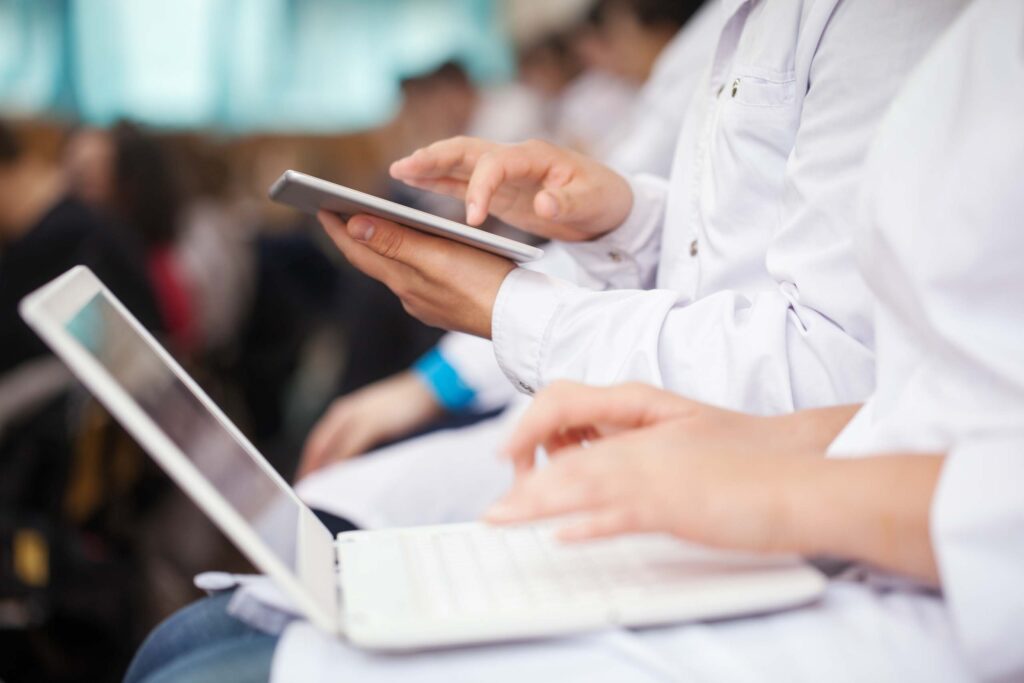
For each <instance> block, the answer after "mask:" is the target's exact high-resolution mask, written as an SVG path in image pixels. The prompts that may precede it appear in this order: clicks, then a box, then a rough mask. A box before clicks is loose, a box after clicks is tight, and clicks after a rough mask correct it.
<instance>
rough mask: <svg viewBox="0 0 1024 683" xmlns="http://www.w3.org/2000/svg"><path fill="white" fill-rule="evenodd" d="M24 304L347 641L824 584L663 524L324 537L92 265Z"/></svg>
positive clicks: (713, 606) (508, 626)
mask: <svg viewBox="0 0 1024 683" xmlns="http://www.w3.org/2000/svg"><path fill="white" fill-rule="evenodd" d="M21 314H22V316H23V317H24V318H25V320H26V321H27V322H28V324H29V325H30V326H31V327H32V328H33V329H35V330H36V332H38V333H39V335H40V336H41V337H42V338H43V340H44V341H45V342H46V343H47V344H48V345H49V346H50V347H51V348H53V350H54V351H55V352H56V353H57V355H58V356H59V357H60V358H61V359H63V360H64V362H66V363H67V364H68V366H69V367H70V368H71V370H72V371H73V372H74V373H75V374H76V375H77V376H78V378H79V379H80V380H81V381H82V382H83V383H84V384H85V386H86V387H87V388H88V389H89V390H90V391H92V393H94V394H95V395H96V397H97V398H98V399H99V400H100V401H101V402H102V403H103V404H104V405H105V406H106V407H107V409H108V410H109V411H110V412H111V413H112V414H113V415H114V417H115V418H116V419H117V420H118V421H119V422H120V423H121V424H122V425H123V426H124V428H125V429H127V430H128V432H130V433H131V434H132V435H133V436H134V437H135V439H137V440H138V442H139V443H140V444H141V445H142V447H143V448H145V449H146V451H148V452H149V454H150V455H151V456H152V457H153V458H154V459H155V460H156V461H157V462H158V463H159V464H160V466H161V467H163V469H164V470H166V471H167V473H168V474H169V475H170V476H171V478H172V479H174V480H175V481H176V482H177V483H178V485H179V486H181V488H183V489H184V490H185V492H186V493H187V494H188V495H189V496H191V498H192V499H193V500H194V501H195V502H196V504H197V505H199V507H200V508H201V509H202V510H203V511H204V512H205V513H206V514H207V515H208V516H209V517H210V519H211V520H213V522H214V523H216V524H217V525H218V526H219V527H220V528H221V529H222V530H223V531H224V533H225V534H227V536H228V538H229V539H231V541H232V542H233V543H234V544H235V545H236V546H237V547H238V548H239V550H241V551H242V552H243V553H244V554H245V555H246V556H247V557H248V558H249V559H250V560H251V561H252V562H253V564H255V565H256V566H257V567H258V568H259V569H260V570H261V571H263V572H265V573H266V574H267V575H269V576H270V577H271V578H272V579H273V580H274V581H275V582H276V583H277V585H278V587H279V588H280V589H281V591H282V592H283V593H285V594H286V595H287V596H288V597H289V598H290V599H291V600H292V601H293V602H294V604H295V606H296V607H297V608H298V609H299V610H301V611H302V612H303V613H304V614H305V615H306V616H307V617H308V618H309V620H310V621H311V622H312V623H314V624H315V625H316V626H318V627H319V628H321V629H323V630H324V631H327V632H330V633H333V634H337V635H338V636H339V637H345V638H347V639H348V640H349V641H350V642H351V643H352V644H353V645H355V646H357V647H361V648H367V649H373V650H413V649H424V648H431V647H442V646H453V645H461V644H468V643H480V642H489V641H504V640H514V639H523V638H537V637H542V636H555V635H559V634H568V633H576V632H582V631H587V630H595V629H601V628H607V627H611V626H646V625H655V624H667V623H675V622H683V621H689V620H706V619H717V618H724V617H735V616H741V615H746V614H753V613H759V612H766V611H771V610H777V609H783V608H787V607H794V606H797V605H801V604H804V603H808V602H810V601H812V600H814V599H815V598H816V597H817V596H819V595H820V594H821V592H822V590H823V589H824V585H825V579H824V577H823V576H822V575H821V574H820V573H819V572H818V571H817V570H815V569H813V568H812V567H810V566H808V565H807V564H805V563H804V562H802V561H801V560H800V559H798V558H794V557H772V558H765V557H755V556H750V555H743V554H734V553H723V552H717V551H710V550H706V549H702V548H698V547H694V546H689V545H686V544H683V543H681V542H679V541H677V540H675V539H673V538H671V537H667V536H659V535H640V536H628V537H621V538H618V539H613V540H609V541H597V542H591V543H584V544H576V545H561V544H559V543H558V542H557V541H556V540H554V539H553V537H552V534H551V529H552V527H551V526H550V525H540V526H520V527H511V528H492V527H488V526H485V525H482V524H472V523H471V524H457V525H446V526H432V527H412V528H403V529H393V530H384V531H355V532H348V533H343V534H340V535H339V536H338V537H337V538H336V539H335V538H332V537H331V534H330V533H329V532H328V531H327V529H326V528H325V527H324V526H323V525H322V524H321V523H320V521H319V520H318V519H317V517H316V516H315V515H314V514H313V512H312V511H311V510H310V509H309V508H308V507H306V505H305V504H303V503H302V501H301V500H299V498H298V496H296V494H295V492H294V491H293V490H292V488H291V487H290V486H289V485H288V483H287V482H286V481H285V480H284V479H282V478H281V476H280V475H278V473H277V472H276V471H275V470H274V469H273V468H272V467H271V465H270V464H269V463H268V462H267V461H266V460H265V459H264V458H263V456H261V455H260V454H259V452H257V450H256V449H255V448H254V447H253V446H252V444H250V443H249V441H248V440H247V439H246V438H245V436H244V435H243V434H242V433H241V432H240V431H239V430H238V429H237V428H236V427H235V425H233V424H232V423H231V422H230V421H229V420H228V418H227V417H225V415H224V413H222V412H221V410H220V409H219V408H218V407H217V406H216V405H214V403H213V401H211V400H210V398H209V397H208V396H207V395H206V394H205V393H204V392H203V390H202V389H200V388H199V386H198V385H197V384H196V383H195V381H193V380H192V378H191V377H189V376H188V374H186V373H185V371H184V370H183V369H182V368H181V366H179V365H178V363H176V362H175V361H174V359H173V358H171V356H170V355H169V354H168V353H167V352H166V351H165V350H164V349H163V347H161V346H160V344H158V343H157V341H156V340H155V339H154V338H153V337H152V336H151V335H150V334H149V333H148V332H147V331H146V330H145V329H144V328H143V327H142V326H141V325H140V324H139V323H138V321H137V320H136V319H135V318H134V317H133V316H132V315H131V314H130V313H129V312H128V311H127V310H126V309H125V308H124V306H123V305H122V304H121V302H119V301H118V300H117V299H115V298H114V296H113V295H112V294H111V293H110V292H109V291H108V290H107V288H106V287H104V286H103V284H102V283H101V282H100V281H99V280H98V279H97V278H96V276H95V275H93V273H92V272H91V271H89V270H88V269H87V268H84V267H77V268H74V269H72V270H70V271H69V272H67V273H65V274H64V275H62V276H61V277H59V278H57V279H56V280H54V281H53V282H51V283H50V284H48V285H46V286H44V287H42V288H41V289H40V290H38V291H36V292H35V293H33V294H31V295H29V296H28V297H26V298H25V300H24V301H22V304H21ZM480 457H482V458H486V457H493V456H491V455H490V454H487V453H481V454H480ZM455 476H457V473H456V474H455Z"/></svg>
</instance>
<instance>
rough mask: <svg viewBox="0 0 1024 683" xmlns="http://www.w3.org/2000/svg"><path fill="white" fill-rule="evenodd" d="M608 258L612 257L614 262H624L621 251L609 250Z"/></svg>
mask: <svg viewBox="0 0 1024 683" xmlns="http://www.w3.org/2000/svg"><path fill="white" fill-rule="evenodd" d="M608 258H610V259H611V260H612V262H613V263H622V252H620V251H609V252H608Z"/></svg>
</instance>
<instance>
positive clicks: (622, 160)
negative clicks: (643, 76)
mask: <svg viewBox="0 0 1024 683" xmlns="http://www.w3.org/2000/svg"><path fill="white" fill-rule="evenodd" d="M720 29H721V13H720V12H719V8H718V5H717V3H715V2H714V1H713V0H709V1H708V2H705V3H704V4H703V5H702V6H701V8H700V9H698V10H697V12H696V13H695V14H694V15H693V16H692V17H691V18H690V20H689V21H688V22H686V25H685V26H683V27H682V28H681V29H680V30H679V31H678V32H677V33H676V35H675V36H674V37H673V38H672V40H671V41H669V43H668V44H667V45H666V46H665V47H664V49H663V50H662V51H661V54H659V55H658V59H657V60H655V62H654V66H653V67H652V68H651V75H650V76H649V77H648V78H647V81H646V82H645V83H644V84H643V87H641V88H640V92H639V93H638V94H637V97H636V100H635V104H634V105H633V111H632V113H631V114H630V117H629V121H628V123H627V128H626V132H625V133H624V134H623V136H622V138H621V139H620V140H619V141H618V143H617V144H616V145H615V146H614V147H613V148H612V149H611V150H610V151H609V152H608V154H607V155H606V156H605V157H604V158H603V159H602V161H604V162H605V163H607V164H608V165H609V166H611V167H612V168H614V169H615V170H616V171H618V172H619V173H624V174H632V173H653V174H656V175H661V176H667V175H668V173H669V171H670V170H671V169H672V158H673V156H674V154H673V152H674V150H675V148H676V140H677V138H678V137H679V128H680V127H681V126H682V123H683V116H684V115H685V114H686V110H687V109H688V108H689V106H690V102H691V101H692V100H693V93H694V92H695V91H696V90H697V84H698V83H699V81H700V79H701V76H702V75H703V73H704V69H706V68H707V65H708V63H709V62H710V61H711V57H712V55H713V53H714V49H715V44H716V42H717V40H718V34H719V30H720Z"/></svg>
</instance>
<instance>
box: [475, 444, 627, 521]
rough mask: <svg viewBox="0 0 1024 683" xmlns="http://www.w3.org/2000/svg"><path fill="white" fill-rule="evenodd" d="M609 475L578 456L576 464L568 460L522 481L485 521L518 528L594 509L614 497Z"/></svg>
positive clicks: (534, 473) (612, 480) (604, 470)
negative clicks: (549, 518) (516, 525)
mask: <svg viewBox="0 0 1024 683" xmlns="http://www.w3.org/2000/svg"><path fill="white" fill-rule="evenodd" d="M610 472H611V468H608V467H604V466H600V465H599V466H597V467H594V466H590V465H588V464H587V463H586V461H583V462H580V461H579V457H578V456H577V458H576V461H574V460H573V458H571V457H570V458H567V459H565V460H562V461H559V462H558V463H554V464H552V465H550V466H548V467H546V468H544V469H542V470H538V471H535V472H532V473H530V474H529V476H527V477H525V478H523V479H520V480H519V481H518V482H517V483H516V484H515V485H514V486H513V488H512V490H511V491H510V492H509V493H508V494H507V495H506V496H505V497H504V498H502V499H501V500H499V501H498V502H497V503H495V504H494V505H493V506H491V508H490V509H488V510H487V513H486V514H485V517H484V518H485V520H486V521H488V522H490V523H493V524H517V523H521V522H527V521H532V520H537V519H544V518H547V517H557V516H561V515H567V514H574V513H578V512H583V511H586V510H588V509H592V508H594V507H596V506H600V505H602V504H604V503H606V502H607V501H608V500H609V498H610V497H611V496H612V495H614V490H615V488H616V486H615V481H614V479H612V478H611V476H610Z"/></svg>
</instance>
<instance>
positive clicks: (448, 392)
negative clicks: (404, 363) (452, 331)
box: [412, 347, 476, 411]
mask: <svg viewBox="0 0 1024 683" xmlns="http://www.w3.org/2000/svg"><path fill="white" fill-rule="evenodd" d="M412 369H413V371H414V372H415V373H417V374H418V375H419V376H420V377H422V378H423V380H424V381H425V382H426V383H427V386H429V387H430V389H431V391H433V392H434V395H435V396H436V397H437V400H438V401H439V402H440V403H441V405H442V406H444V407H445V408H446V409H448V410H451V411H459V410H463V409H465V408H467V407H468V406H469V405H470V404H471V403H472V402H473V399H474V398H476V392H475V391H473V389H472V388H471V387H469V386H467V385H466V383H465V382H463V381H462V378H461V377H459V373H458V372H456V370H455V368H453V367H452V366H451V364H450V363H449V362H448V361H447V360H445V358H444V356H443V355H441V352H440V351H439V350H438V349H437V347H435V348H433V349H431V350H430V351H428V352H427V353H426V354H424V355H423V357H422V358H420V359H419V360H418V361H416V363H415V364H414V365H413V366H412Z"/></svg>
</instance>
